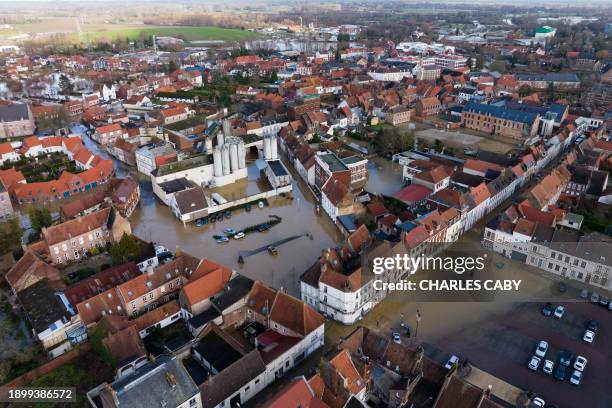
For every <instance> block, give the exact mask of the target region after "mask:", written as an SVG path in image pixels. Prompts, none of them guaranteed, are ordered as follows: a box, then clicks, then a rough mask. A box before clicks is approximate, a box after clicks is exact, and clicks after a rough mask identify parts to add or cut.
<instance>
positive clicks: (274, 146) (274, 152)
mask: <svg viewBox="0 0 612 408" xmlns="http://www.w3.org/2000/svg"><path fill="white" fill-rule="evenodd" d="M270 147H271V149H270V150H271V156H272V160H278V141H277V137H276V136H271V137H270Z"/></svg>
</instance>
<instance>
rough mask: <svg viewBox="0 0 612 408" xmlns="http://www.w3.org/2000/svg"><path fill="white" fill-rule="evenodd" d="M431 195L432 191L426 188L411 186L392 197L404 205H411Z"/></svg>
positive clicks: (416, 185)
mask: <svg viewBox="0 0 612 408" xmlns="http://www.w3.org/2000/svg"><path fill="white" fill-rule="evenodd" d="M432 193H433V191H432V190H430V189H428V188H427V187H424V186H420V185H418V184H411V185H409V186H408V187H404V188H403V189H401V190H400V191H398V192H397V193H395V194H394V195H393V197H395V198H397V199H398V200H400V201H403V202H404V203H407V204H413V203H418V202H419V201H422V200H424V199H426V198H427V197H429V196H430V195H431V194H432Z"/></svg>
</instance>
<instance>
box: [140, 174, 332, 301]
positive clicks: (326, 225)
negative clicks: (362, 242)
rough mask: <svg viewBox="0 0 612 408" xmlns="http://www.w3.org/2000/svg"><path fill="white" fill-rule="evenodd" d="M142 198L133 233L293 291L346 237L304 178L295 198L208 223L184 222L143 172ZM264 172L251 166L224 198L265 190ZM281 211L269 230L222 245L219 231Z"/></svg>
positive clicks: (295, 189)
mask: <svg viewBox="0 0 612 408" xmlns="http://www.w3.org/2000/svg"><path fill="white" fill-rule="evenodd" d="M139 180H140V188H141V197H142V198H141V201H140V205H139V207H138V208H137V209H136V211H134V213H133V214H132V216H131V217H130V222H131V224H132V231H133V233H134V234H135V235H136V236H138V237H140V238H142V239H145V240H148V241H153V242H156V243H158V244H161V245H163V246H165V247H166V248H168V249H170V250H171V251H173V252H174V251H176V250H182V251H185V252H187V253H189V254H191V255H194V256H197V257H201V258H209V259H211V260H213V261H215V262H219V263H222V264H224V265H227V266H229V267H231V268H233V269H235V270H236V271H238V272H239V273H241V274H243V275H245V276H248V277H249V278H251V279H258V280H261V281H263V282H264V283H266V284H268V285H271V286H273V287H277V288H281V287H282V288H285V289H286V290H287V291H288V292H289V293H291V294H293V295H299V276H300V275H301V274H302V272H304V271H305V270H306V269H307V268H308V267H309V266H310V265H312V264H313V263H314V262H315V261H316V259H317V257H318V256H319V255H320V254H321V251H322V250H323V249H324V248H328V247H333V246H335V245H336V244H337V243H339V242H340V241H341V240H342V236H341V234H340V233H339V231H338V230H337V228H336V227H335V226H334V225H333V223H332V222H331V220H330V219H329V218H328V217H327V216H326V215H323V214H320V215H317V214H316V212H315V203H314V200H313V198H312V196H311V195H310V193H309V192H308V190H307V189H306V187H305V186H304V185H303V184H302V183H301V182H297V181H296V180H294V182H293V193H292V195H291V198H284V197H276V198H273V199H270V200H269V201H268V202H269V205H268V206H265V207H263V208H259V207H258V206H253V207H252V208H251V211H250V212H247V211H245V210H244V209H240V210H236V211H233V212H232V217H231V218H230V219H223V221H217V222H215V223H208V224H207V225H204V226H202V227H198V226H196V225H195V224H188V225H186V226H184V225H183V224H182V223H181V222H180V221H179V220H178V219H177V218H176V217H174V215H173V214H172V212H171V211H170V208H168V207H166V206H164V205H163V204H161V202H160V201H159V200H158V199H157V198H156V197H155V195H154V194H153V192H152V190H151V183H150V182H149V181H148V180H147V179H146V178H144V177H139ZM261 184H262V183H261V180H260V176H259V172H258V171H257V169H256V168H255V167H254V166H251V167H249V177H248V180H243V181H240V182H238V183H236V184H235V185H234V186H231V187H230V186H226V187H224V188H223V189H224V190H225V191H223V192H221V193H222V194H223V195H224V197H226V198H228V199H231V198H233V197H235V198H238V197H241V196H244V195H245V194H253V193H256V192H258V191H259V189H260V188H259V187H260V186H261ZM272 215H275V216H279V217H281V218H282V221H281V222H280V223H279V224H276V225H274V226H273V227H272V228H270V229H269V230H268V231H266V232H253V233H250V234H248V235H247V236H246V237H245V238H243V239H240V240H233V239H232V240H230V242H228V243H224V244H219V243H217V242H216V241H215V240H214V238H213V236H215V235H223V230H224V229H225V228H233V229H234V230H236V231H240V230H241V229H243V228H246V227H249V226H252V225H255V224H259V223H262V222H265V221H268V220H269V219H270V216H272ZM299 234H309V235H310V237H309V236H303V237H300V238H297V239H294V240H292V241H290V242H286V243H284V244H282V245H280V246H278V254H277V255H275V256H272V255H270V254H268V252H267V251H263V252H261V253H258V254H256V255H252V256H249V257H247V258H245V263H244V264H240V263H239V262H238V255H239V253H240V252H241V251H252V250H255V249H257V248H260V247H263V246H267V245H272V244H274V243H275V242H277V241H280V240H283V239H286V238H289V237H292V236H294V235H299Z"/></svg>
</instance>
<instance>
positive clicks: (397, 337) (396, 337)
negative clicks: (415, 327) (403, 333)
mask: <svg viewBox="0 0 612 408" xmlns="http://www.w3.org/2000/svg"><path fill="white" fill-rule="evenodd" d="M393 341H394V342H395V343H397V344H402V338H401V337H400V334H399V333H393Z"/></svg>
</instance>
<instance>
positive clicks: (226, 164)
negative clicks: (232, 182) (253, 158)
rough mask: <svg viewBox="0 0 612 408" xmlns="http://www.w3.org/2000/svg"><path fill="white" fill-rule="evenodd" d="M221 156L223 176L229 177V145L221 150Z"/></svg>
mask: <svg viewBox="0 0 612 408" xmlns="http://www.w3.org/2000/svg"><path fill="white" fill-rule="evenodd" d="M221 156H222V157H223V175H224V176H227V175H228V174H230V154H229V147H228V146H227V145H223V147H222V148H221Z"/></svg>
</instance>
